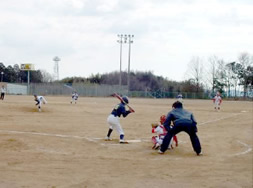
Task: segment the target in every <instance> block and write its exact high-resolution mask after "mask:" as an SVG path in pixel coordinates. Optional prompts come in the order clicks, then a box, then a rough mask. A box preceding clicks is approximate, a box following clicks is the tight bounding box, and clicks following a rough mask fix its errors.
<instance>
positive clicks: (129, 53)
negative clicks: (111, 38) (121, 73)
mask: <svg viewBox="0 0 253 188" xmlns="http://www.w3.org/2000/svg"><path fill="white" fill-rule="evenodd" d="M133 38H134V35H127V43H128V44H129V50H128V74H127V87H128V92H129V91H130V57H131V44H132V43H133V42H134V41H133Z"/></svg>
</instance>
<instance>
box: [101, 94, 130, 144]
mask: <svg viewBox="0 0 253 188" xmlns="http://www.w3.org/2000/svg"><path fill="white" fill-rule="evenodd" d="M122 99H123V101H122V102H121V103H120V104H118V105H116V106H115V108H114V109H113V110H112V112H111V114H110V115H109V116H108V118H107V122H108V124H109V130H108V133H107V136H106V138H105V140H106V141H109V140H112V139H111V138H110V136H111V133H112V131H113V130H114V129H116V131H117V132H118V133H119V135H120V139H119V142H120V143H122V144H123V143H127V142H125V141H124V135H125V134H124V131H123V129H122V127H121V125H120V116H121V115H122V116H123V117H126V116H127V115H128V114H129V113H131V111H129V110H126V109H125V104H128V98H127V97H126V96H124V97H122Z"/></svg>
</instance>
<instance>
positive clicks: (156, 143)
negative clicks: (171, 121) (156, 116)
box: [151, 115, 178, 149]
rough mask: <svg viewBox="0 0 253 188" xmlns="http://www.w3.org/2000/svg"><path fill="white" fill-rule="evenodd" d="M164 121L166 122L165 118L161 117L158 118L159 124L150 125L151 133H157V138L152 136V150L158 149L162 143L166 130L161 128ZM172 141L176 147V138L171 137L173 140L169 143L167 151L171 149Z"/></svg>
mask: <svg viewBox="0 0 253 188" xmlns="http://www.w3.org/2000/svg"><path fill="white" fill-rule="evenodd" d="M165 120H166V116H165V115H162V116H161V117H160V124H157V123H152V124H151V126H152V133H158V135H157V136H152V142H153V144H154V146H153V147H152V149H159V148H160V146H161V145H162V143H163V139H164V137H165V135H166V134H167V130H166V129H165V127H164V126H163V123H164V122H165ZM171 127H172V126H171ZM173 141H174V142H175V145H176V147H177V146H178V140H177V136H173V140H171V141H170V144H169V147H168V148H169V149H173V146H172V142H173Z"/></svg>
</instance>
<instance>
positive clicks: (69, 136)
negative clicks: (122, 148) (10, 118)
mask: <svg viewBox="0 0 253 188" xmlns="http://www.w3.org/2000/svg"><path fill="white" fill-rule="evenodd" d="M0 132H3V133H9V134H31V135H39V136H54V137H60V138H76V139H86V140H88V141H90V142H96V141H95V140H94V139H92V138H87V137H83V136H75V135H63V134H50V133H38V132H25V131H9V130H0Z"/></svg>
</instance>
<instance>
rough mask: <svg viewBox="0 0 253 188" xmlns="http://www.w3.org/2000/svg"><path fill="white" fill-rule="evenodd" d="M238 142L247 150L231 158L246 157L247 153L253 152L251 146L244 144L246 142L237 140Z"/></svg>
mask: <svg viewBox="0 0 253 188" xmlns="http://www.w3.org/2000/svg"><path fill="white" fill-rule="evenodd" d="M237 142H238V143H240V144H241V145H243V146H244V147H246V148H247V150H245V151H243V152H239V153H236V154H233V155H231V156H239V155H245V154H247V153H249V152H251V151H252V148H251V147H250V145H248V144H246V143H244V142H241V141H240V140H237Z"/></svg>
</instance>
